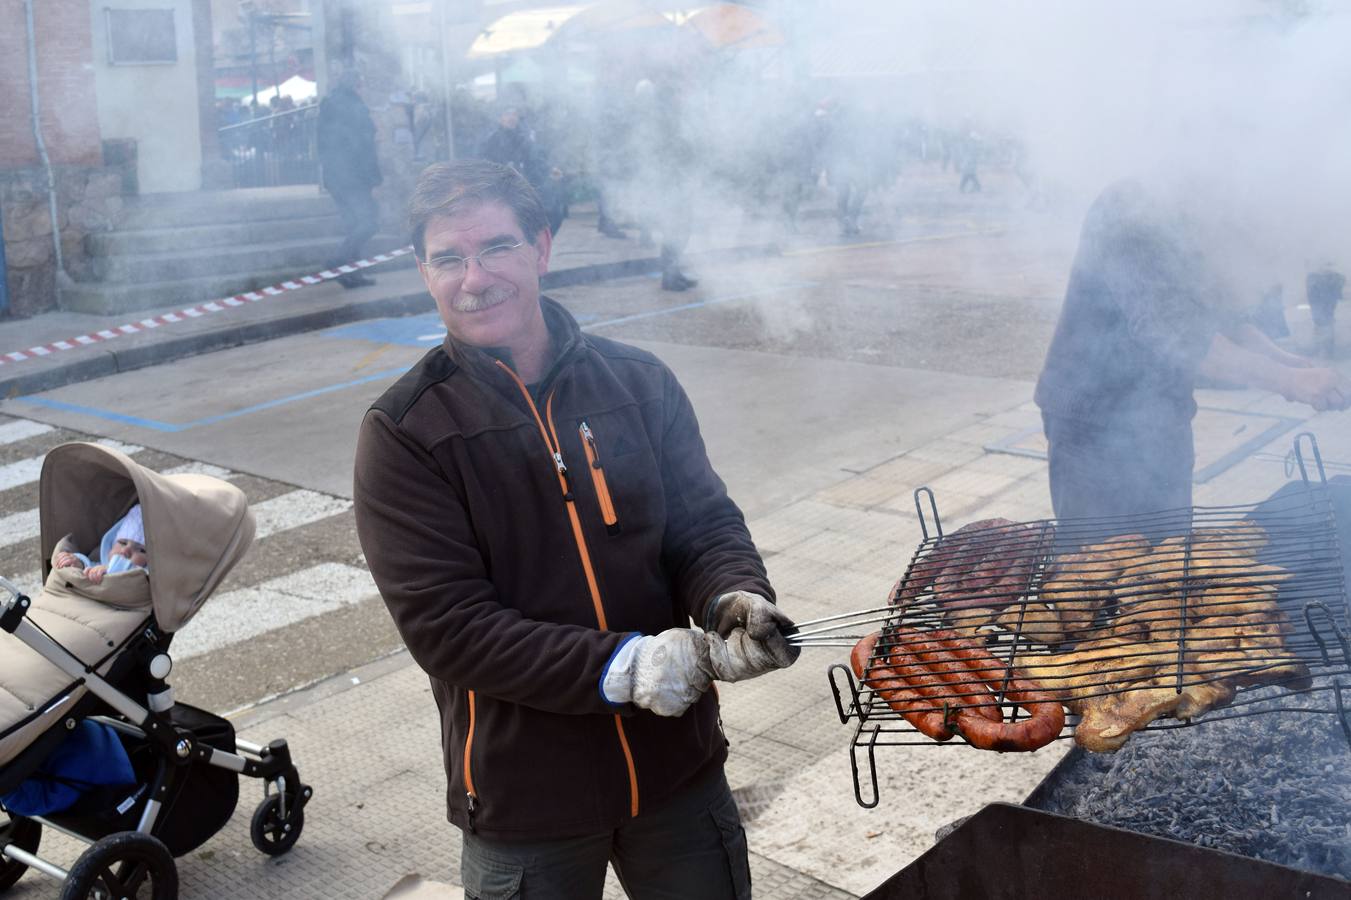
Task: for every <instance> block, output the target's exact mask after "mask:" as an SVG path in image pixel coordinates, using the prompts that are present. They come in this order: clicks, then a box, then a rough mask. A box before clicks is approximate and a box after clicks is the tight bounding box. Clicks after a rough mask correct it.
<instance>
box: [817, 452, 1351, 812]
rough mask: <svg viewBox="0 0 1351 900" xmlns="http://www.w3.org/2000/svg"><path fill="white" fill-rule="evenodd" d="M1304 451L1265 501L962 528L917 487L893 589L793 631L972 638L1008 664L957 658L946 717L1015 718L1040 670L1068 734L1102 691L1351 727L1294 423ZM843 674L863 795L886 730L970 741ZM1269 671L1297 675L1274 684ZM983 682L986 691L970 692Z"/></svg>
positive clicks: (1336, 618)
mask: <svg viewBox="0 0 1351 900" xmlns="http://www.w3.org/2000/svg"><path fill="white" fill-rule="evenodd" d="M1305 445H1307V447H1308V448H1309V450H1310V451H1311V453H1312V457H1313V461H1314V463H1315V464H1316V469H1315V474H1314V476H1313V477H1311V476H1310V472H1309V467H1308V465H1307V463H1306V460H1305ZM1295 468H1297V469H1298V473H1299V478H1298V479H1297V480H1295V481H1293V482H1292V483H1291V484H1289V485H1287V486H1286V488H1285V489H1283V490H1282V491H1280V492H1278V493H1277V494H1276V495H1275V496H1274V497H1272V498H1271V499H1270V500H1267V501H1264V502H1261V503H1255V504H1245V505H1234V506H1222V507H1194V508H1186V509H1180V510H1174V511H1169V512H1162V513H1157V514H1151V515H1148V516H1143V517H1123V518H1103V519H1073V520H1071V519H1061V520H1041V521H1034V522H1024V523H1013V522H996V523H994V524H990V525H987V526H986V527H983V528H979V529H975V530H966V529H959V530H957V531H955V532H952V533H950V534H945V533H944V531H943V528H942V523H941V519H940V518H939V515H938V505H937V501H936V500H935V498H934V495H933V492H932V491H931V490H929V489H928V488H927V487H923V488H919V489H918V490H916V491H915V503H916V508H917V509H918V510H919V513H920V523H921V528H922V530H923V535H924V539H923V540H922V542H921V543H920V545H919V547H918V549H917V551H916V553H915V556H914V558H913V559H912V561H911V563H910V565H909V567H908V568H907V570H906V572H905V575H904V576H903V577H902V578H901V580H900V581H899V582H897V585H896V588H895V589H894V591H893V594H892V597H891V603H889V604H888V606H886V607H883V608H880V609H876V610H866V611H861V612H858V613H852V614H846V615H842V616H835V617H831V618H829V619H825V620H820V621H818V622H817V623H811V624H810V625H804V626H802V628H801V630H800V632H799V634H798V635H797V636H796V637H795V638H794V640H796V641H797V642H798V643H799V644H801V645H803V646H812V645H828V646H842V647H853V646H854V645H855V643H856V642H857V641H859V640H861V639H862V638H863V637H864V636H865V634H867V633H868V632H873V631H877V630H879V628H880V632H881V634H880V637H879V638H878V640H877V644H876V647H875V649H874V651H873V654H872V656H871V658H870V660H869V668H870V670H871V667H872V666H873V665H874V664H879V665H880V664H886V663H887V661H888V660H889V659H890V658H892V655H893V654H895V653H897V652H901V653H905V652H907V651H906V646H907V641H915V640H916V639H917V636H921V637H922V636H926V635H931V634H933V633H934V632H956V633H958V634H961V635H962V636H963V637H967V638H974V639H976V640H977V641H979V642H980V643H982V644H983V645H984V646H985V648H986V649H987V650H989V651H990V653H991V654H992V655H993V657H994V658H995V660H997V662H998V664H999V666H1001V667H1002V668H1001V670H999V671H993V672H984V671H982V672H979V673H976V674H966V675H965V680H955V679H954V678H952V677H951V674H950V673H949V677H948V680H947V686H946V690H947V691H950V693H942V694H939V695H932V693H931V696H930V698H929V701H928V702H930V703H932V707H926V708H928V709H932V710H934V711H938V712H941V713H943V714H944V716H945V717H947V716H949V715H951V714H952V713H954V712H955V711H956V709H958V708H960V707H962V706H965V707H968V708H971V707H973V706H981V705H989V706H997V707H998V708H999V710H1000V712H1001V713H1002V715H1003V719H1004V721H1006V722H1016V721H1018V720H1020V719H1024V718H1026V715H1027V714H1026V713H1025V712H1024V711H1023V710H1022V709H1021V708H1020V707H1019V706H1018V705H1016V704H1015V703H1012V702H1010V700H1009V698H1008V696H1007V695H1006V689H1007V687H1008V684H1009V679H1010V678H1012V677H1030V678H1032V679H1033V680H1035V681H1036V682H1037V683H1038V684H1039V685H1040V686H1041V687H1043V688H1044V689H1045V691H1046V693H1049V694H1050V695H1051V696H1053V697H1054V698H1055V699H1056V700H1059V701H1060V702H1062V703H1064V704H1065V705H1066V706H1067V707H1068V708H1069V709H1070V711H1071V715H1069V716H1068V718H1067V723H1066V727H1065V729H1064V730H1063V731H1062V733H1061V734H1060V736H1059V739H1065V738H1069V737H1071V736H1073V734H1074V732H1075V730H1076V729H1077V728H1079V727H1080V726H1083V727H1085V728H1090V727H1095V726H1096V725H1097V724H1098V722H1099V718H1097V717H1099V716H1100V715H1101V714H1102V711H1103V710H1104V709H1107V708H1116V705H1121V704H1127V703H1129V704H1131V705H1132V707H1134V705H1135V704H1137V702H1140V703H1143V702H1144V701H1145V700H1149V701H1150V702H1152V703H1155V705H1156V706H1157V708H1159V709H1163V710H1165V711H1164V712H1163V713H1161V714H1160V717H1159V718H1154V719H1153V720H1152V721H1148V723H1147V724H1145V725H1143V726H1141V727H1143V728H1177V727H1185V726H1188V725H1195V724H1203V723H1205V722H1211V721H1219V720H1222V719H1230V718H1237V717H1242V716H1248V715H1257V714H1264V713H1269V712H1277V711H1297V712H1303V713H1319V714H1330V715H1336V716H1337V717H1338V721H1339V722H1340V724H1341V727H1342V729H1343V731H1344V732H1345V734H1346V737H1347V740H1348V742H1349V743H1351V716H1349V715H1348V705H1351V696H1347V697H1344V694H1347V693H1348V692H1351V682H1344V681H1343V680H1342V679H1341V678H1339V677H1338V676H1348V675H1351V642H1349V641H1348V607H1347V593H1346V580H1345V575H1344V569H1343V566H1342V554H1341V551H1340V547H1339V543H1338V532H1337V528H1336V520H1335V513H1334V507H1333V503H1332V499H1331V496H1330V493H1329V490H1328V485H1327V479H1326V475H1325V472H1324V468H1323V464H1322V459H1321V456H1320V454H1319V452H1318V448H1317V444H1316V442H1315V441H1314V439H1313V436H1312V435H1308V434H1301V435H1300V436H1299V437H1298V438H1296V440H1295V446H1294V450H1293V451H1292V454H1291V470H1292V471H1293V469H1295ZM926 505H927V507H928V508H927V510H926V509H925V506H926ZM968 528H970V526H968ZM829 678H830V683H831V687H832V691H833V694H834V697H835V704H836V709H837V712H838V714H839V716H840V720H841V722H843V723H845V724H848V723H850V722H851V721H853V722H855V723H856V725H855V729H854V735H853V740H852V743H851V747H850V754H851V765H852V769H853V773H854V791H855V798H856V799H857V800H858V802H859V804H860V805H861V806H864V807H872V806H875V805H876V804H877V802H878V799H879V798H878V793H877V768H876V759H875V750H876V748H877V747H879V746H895V745H924V746H957V745H960V744H961V743H962V742H961V741H960V739H959V740H955V741H951V742H949V743H947V744H939V743H937V742H935V741H933V740H931V739H929V738H927V737H925V736H924V735H922V734H920V733H919V732H918V731H917V730H916V729H915V728H914V727H913V726H912V725H911V724H910V723H909V722H908V721H907V720H906V718H904V717H903V716H902V714H901V713H899V712H897V711H896V710H895V709H893V708H892V707H891V706H890V705H888V703H887V702H886V701H885V700H884V699H883V698H882V696H880V694H879V690H880V688H877V689H875V687H874V682H873V681H872V679H871V678H870V679H869V681H868V682H864V683H861V682H860V681H859V680H858V679H856V678H855V676H854V672H853V671H852V670H851V669H850V668H849V667H847V666H843V665H833V666H831V667H830V671H829ZM1268 686H1280V687H1281V688H1283V690H1278V691H1273V690H1270V689H1266V690H1259V688H1266V687H1268ZM973 690H974V691H975V692H976V693H979V694H980V697H981V698H983V699H980V700H978V701H977V702H975V703H973V701H972V696H971V695H972V693H973ZM1128 695H1129V696H1130V699H1129V700H1128V699H1127V697H1128ZM909 711H910V712H911V713H913V712H915V708H914V707H913V705H912V706H911V708H910V710H909ZM1184 713H1185V715H1186V716H1187V718H1186V719H1185V720H1184V719H1181V718H1176V717H1173V718H1168V716H1174V715H1175V714H1184ZM1086 719H1088V720H1090V724H1089V725H1084V722H1085V720H1086ZM1131 730H1138V729H1131ZM1129 733H1130V732H1129V731H1128V732H1127V736H1128V735H1129ZM1081 737H1082V736H1081ZM1121 740H1122V741H1123V742H1124V740H1125V738H1124V737H1123V738H1122V739H1121ZM1104 749H1107V748H1104ZM860 755H862V756H863V757H865V758H866V764H861V761H860ZM865 765H866V776H867V777H866V780H867V782H869V783H870V785H871V788H870V791H869V796H868V797H865V795H864V790H863V788H864V783H863V781H864V778H863V775H864V769H865Z"/></svg>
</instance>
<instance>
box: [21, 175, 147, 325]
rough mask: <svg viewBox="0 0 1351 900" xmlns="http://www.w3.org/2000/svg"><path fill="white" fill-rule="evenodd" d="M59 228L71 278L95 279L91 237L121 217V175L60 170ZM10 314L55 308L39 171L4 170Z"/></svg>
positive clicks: (51, 253) (53, 260)
mask: <svg viewBox="0 0 1351 900" xmlns="http://www.w3.org/2000/svg"><path fill="white" fill-rule="evenodd" d="M55 175H56V193H57V223H58V224H59V225H60V228H61V255H62V257H63V262H64V263H65V268H66V272H67V274H69V275H70V276H71V277H72V278H74V279H76V280H82V279H87V278H89V277H90V276H91V272H90V262H89V257H88V256H87V254H86V253H85V237H86V236H87V235H90V234H93V233H97V232H102V231H109V230H111V229H112V228H113V227H114V226H115V225H116V224H117V222H118V220H119V219H120V218H121V215H122V176H121V174H120V173H118V172H117V171H115V170H112V169H105V168H92V167H88V166H57V167H55ZM0 215H3V216H4V241H5V263H6V267H7V275H8V280H7V284H8V287H9V305H10V310H9V311H10V315H14V316H30V315H34V314H36V313H40V312H46V311H48V310H52V309H56V308H57V295H56V252H55V248H54V247H53V246H52V224H51V217H50V216H49V214H48V204H47V176H46V173H45V172H44V171H43V170H42V168H41V167H37V166H34V167H31V168H23V169H0Z"/></svg>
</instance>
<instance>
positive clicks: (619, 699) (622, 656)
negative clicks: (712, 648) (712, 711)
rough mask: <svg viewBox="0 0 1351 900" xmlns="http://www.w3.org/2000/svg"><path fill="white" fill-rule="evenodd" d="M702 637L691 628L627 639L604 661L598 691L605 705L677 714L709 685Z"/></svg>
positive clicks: (709, 666) (705, 639) (706, 643)
mask: <svg viewBox="0 0 1351 900" xmlns="http://www.w3.org/2000/svg"><path fill="white" fill-rule="evenodd" d="M708 638H709V635H706V634H704V633H703V632H702V631H698V630H696V629H694V628H669V629H667V630H666V631H663V632H662V633H661V634H645V635H641V636H639V637H636V638H633V639H632V640H630V641H629V642H628V643H626V644H624V645H623V646H622V647H620V648H619V650H618V651H616V653H615V655H614V657H613V658H612V659H611V660H610V665H609V668H608V669H606V672H605V675H604V677H603V678H602V680H601V693H602V694H603V695H604V696H605V699H606V700H608V701H610V702H611V703H615V704H619V703H632V704H634V705H635V706H641V707H642V708H643V709H650V710H652V712H654V713H656V714H657V715H659V716H679V715H683V714H684V713H685V710H687V709H689V708H690V707H691V706H692V705H693V704H694V703H695V701H697V700H698V699H699V698H700V696H702V695H703V693H704V691H706V690H708V686H709V685H710V684H712V683H713V664H712V663H711V662H710V661H709V652H708V647H709V641H708ZM720 643H721V642H720Z"/></svg>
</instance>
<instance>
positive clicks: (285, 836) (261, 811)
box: [249, 791, 305, 856]
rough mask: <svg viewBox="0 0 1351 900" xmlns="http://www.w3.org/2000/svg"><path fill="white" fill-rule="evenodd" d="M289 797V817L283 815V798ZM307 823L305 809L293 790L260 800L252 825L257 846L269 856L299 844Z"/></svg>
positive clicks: (287, 800)
mask: <svg viewBox="0 0 1351 900" xmlns="http://www.w3.org/2000/svg"><path fill="white" fill-rule="evenodd" d="M283 796H285V797H286V818H284V819H283V818H282V814H281V802H282V797H283ZM304 827H305V810H304V809H303V808H302V807H301V805H300V804H299V803H297V802H296V797H295V795H294V794H292V793H291V792H290V791H287V792H286V794H285V795H283V794H281V793H276V794H272V795H271V796H269V797H267V798H266V799H265V800H263V802H262V803H259V804H258V808H257V809H255V810H254V811H253V822H252V823H251V824H250V825H249V837H250V838H252V839H253V846H255V847H257V848H258V849H259V850H260V851H261V852H263V853H266V854H267V855H268V856H281V855H282V854H283V853H285V852H286V851H287V850H290V849H291V848H292V847H294V846H295V843H296V841H298V840H299V839H300V832H301V831H302V830H303V829H304Z"/></svg>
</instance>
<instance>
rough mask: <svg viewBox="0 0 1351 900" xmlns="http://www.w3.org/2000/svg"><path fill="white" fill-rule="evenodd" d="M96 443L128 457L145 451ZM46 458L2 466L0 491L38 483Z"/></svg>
mask: <svg viewBox="0 0 1351 900" xmlns="http://www.w3.org/2000/svg"><path fill="white" fill-rule="evenodd" d="M95 443H97V444H99V445H101V446H103V447H109V448H111V449H113V450H120V451H122V452H123V453H125V454H126V455H127V456H134V455H135V454H137V453H140V452H141V451H142V450H144V449H145V448H144V447H138V446H137V445H135V444H124V443H122V442H121V441H114V440H102V441H95ZM45 458H46V454H45V453H44V454H43V455H41V456H30V457H28V458H27V459H21V460H18V461H17V462H12V463H10V464H9V465H5V466H0V491H7V490H9V489H10V488H15V487H19V486H21V485H25V484H32V483H33V482H34V481H37V480H38V476H39V475H41V474H42V460H43V459H45Z"/></svg>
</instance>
